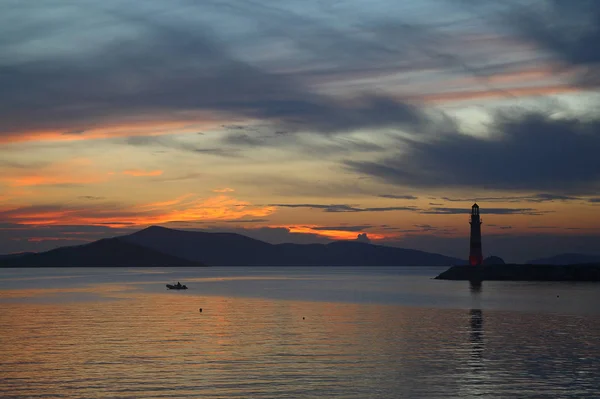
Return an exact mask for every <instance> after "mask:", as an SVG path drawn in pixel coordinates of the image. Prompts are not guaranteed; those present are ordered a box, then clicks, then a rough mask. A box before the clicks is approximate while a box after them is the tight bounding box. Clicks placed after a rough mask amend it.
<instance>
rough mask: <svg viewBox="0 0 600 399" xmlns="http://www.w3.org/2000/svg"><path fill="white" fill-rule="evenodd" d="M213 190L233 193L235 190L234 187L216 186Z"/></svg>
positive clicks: (214, 191)
mask: <svg viewBox="0 0 600 399" xmlns="http://www.w3.org/2000/svg"><path fill="white" fill-rule="evenodd" d="M212 191H213V193H232V192H234V191H235V190H234V189H233V188H229V187H225V188H215V189H214V190H212Z"/></svg>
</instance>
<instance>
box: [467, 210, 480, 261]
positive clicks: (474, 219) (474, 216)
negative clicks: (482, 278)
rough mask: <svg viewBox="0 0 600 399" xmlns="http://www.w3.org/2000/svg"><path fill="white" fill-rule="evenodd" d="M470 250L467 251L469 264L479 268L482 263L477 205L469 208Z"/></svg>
mask: <svg viewBox="0 0 600 399" xmlns="http://www.w3.org/2000/svg"><path fill="white" fill-rule="evenodd" d="M469 223H470V224H471V250H470V251H469V264H470V265H471V266H479V265H481V264H482V263H483V253H482V252H481V217H480V216H479V205H477V204H473V206H472V207H471V221H470V222H469Z"/></svg>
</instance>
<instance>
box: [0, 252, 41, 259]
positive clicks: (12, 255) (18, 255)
mask: <svg viewBox="0 0 600 399" xmlns="http://www.w3.org/2000/svg"><path fill="white" fill-rule="evenodd" d="M34 253H35V252H18V253H16V254H5V255H0V260H2V259H14V258H20V257H21V256H25V255H31V254H34Z"/></svg>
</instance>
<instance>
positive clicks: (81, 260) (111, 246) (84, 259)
mask: <svg viewBox="0 0 600 399" xmlns="http://www.w3.org/2000/svg"><path fill="white" fill-rule="evenodd" d="M0 266H3V267H86V266H93V267H110V266H114V267H134V266H161V267H166V266H202V264H201V263H199V262H193V261H190V260H187V259H182V258H178V257H176V256H173V255H168V254H164V253H161V252H158V251H155V250H153V249H150V248H147V247H143V246H140V245H136V244H134V243H131V242H127V241H124V240H121V239H119V238H105V239H102V240H98V241H95V242H92V243H90V244H85V245H77V246H72V247H61V248H56V249H53V250H51V251H47V252H41V253H34V254H25V255H21V256H17V257H9V258H3V259H0Z"/></svg>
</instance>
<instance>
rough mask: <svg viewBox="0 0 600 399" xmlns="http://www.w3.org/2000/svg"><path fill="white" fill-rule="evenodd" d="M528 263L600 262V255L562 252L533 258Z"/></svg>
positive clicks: (568, 263) (573, 263) (574, 263)
mask: <svg viewBox="0 0 600 399" xmlns="http://www.w3.org/2000/svg"><path fill="white" fill-rule="evenodd" d="M526 263H528V264H532V265H579V264H584V263H600V255H586V254H560V255H555V256H551V257H549V258H542V259H533V260H530V261H527V262H526Z"/></svg>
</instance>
